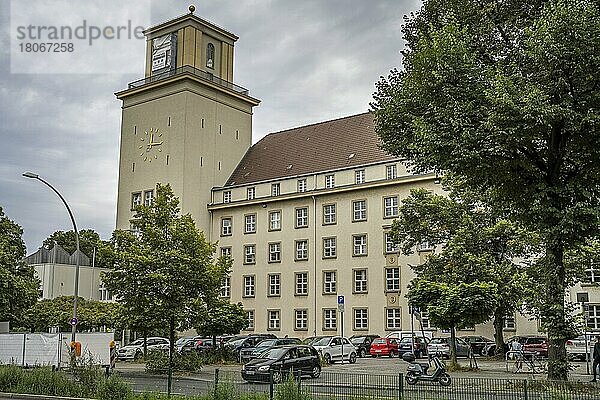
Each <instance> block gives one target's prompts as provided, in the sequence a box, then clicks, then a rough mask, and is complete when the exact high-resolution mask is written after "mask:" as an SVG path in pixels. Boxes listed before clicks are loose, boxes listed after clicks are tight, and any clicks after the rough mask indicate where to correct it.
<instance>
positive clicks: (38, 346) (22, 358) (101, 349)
mask: <svg viewBox="0 0 600 400" xmlns="http://www.w3.org/2000/svg"><path fill="white" fill-rule="evenodd" d="M76 340H77V342H79V343H81V356H80V357H82V358H84V359H85V360H90V359H91V360H92V361H93V363H94V364H99V365H103V366H109V365H111V348H110V345H111V342H112V341H113V334H112V333H78V334H77V336H76ZM70 343H71V334H70V333H64V334H63V333H2V334H0V364H12V365H20V366H23V367H26V366H40V365H53V366H55V367H58V368H60V367H65V366H67V365H68V363H69V361H70V356H69V350H70Z"/></svg>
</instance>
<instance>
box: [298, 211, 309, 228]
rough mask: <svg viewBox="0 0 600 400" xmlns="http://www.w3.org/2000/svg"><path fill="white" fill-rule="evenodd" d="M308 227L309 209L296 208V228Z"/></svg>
mask: <svg viewBox="0 0 600 400" xmlns="http://www.w3.org/2000/svg"><path fill="white" fill-rule="evenodd" d="M307 226H308V207H301V208H296V228H306V227H307Z"/></svg>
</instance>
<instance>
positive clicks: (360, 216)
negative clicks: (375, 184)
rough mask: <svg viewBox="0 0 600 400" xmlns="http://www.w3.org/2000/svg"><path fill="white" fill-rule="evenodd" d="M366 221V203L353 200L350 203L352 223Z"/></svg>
mask: <svg viewBox="0 0 600 400" xmlns="http://www.w3.org/2000/svg"><path fill="white" fill-rule="evenodd" d="M366 220H367V201H366V200H355V201H353V202H352V221H366Z"/></svg>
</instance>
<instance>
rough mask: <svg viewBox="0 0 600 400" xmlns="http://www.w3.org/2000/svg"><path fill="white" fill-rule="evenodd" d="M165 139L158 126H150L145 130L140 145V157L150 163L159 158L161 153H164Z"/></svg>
mask: <svg viewBox="0 0 600 400" xmlns="http://www.w3.org/2000/svg"><path fill="white" fill-rule="evenodd" d="M163 139H164V137H163V133H162V132H161V131H160V130H159V129H158V128H150V129H149V130H147V131H144V134H143V135H142V137H141V138H140V144H139V147H138V149H139V152H140V153H139V154H140V157H142V158H143V160H144V161H147V162H149V163H151V162H152V160H157V159H158V156H159V154H160V153H162V144H163V141H164V140H163Z"/></svg>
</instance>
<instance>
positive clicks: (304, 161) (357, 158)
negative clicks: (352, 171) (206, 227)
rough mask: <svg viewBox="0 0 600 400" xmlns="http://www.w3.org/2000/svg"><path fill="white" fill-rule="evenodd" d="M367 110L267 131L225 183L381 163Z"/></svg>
mask: <svg viewBox="0 0 600 400" xmlns="http://www.w3.org/2000/svg"><path fill="white" fill-rule="evenodd" d="M396 158H397V157H394V156H390V155H388V154H386V153H385V152H384V151H383V150H381V148H380V147H379V138H378V137H377V134H376V133H375V130H374V123H373V116H372V114H371V113H364V114H358V115H352V116H349V117H344V118H340V119H335V120H332V121H325V122H320V123H317V124H312V125H306V126H301V127H298V128H293V129H288V130H285V131H281V132H275V133H271V134H269V135H267V136H265V137H263V138H262V139H261V140H260V141H258V142H257V143H256V144H254V145H253V146H252V147H251V148H250V149H248V151H247V152H246V154H245V155H244V158H243V159H242V161H241V162H240V163H239V164H238V166H237V167H236V169H235V170H234V171H233V173H232V174H231V176H230V177H229V180H228V181H227V183H226V186H232V185H242V184H248V183H252V182H260V181H265V180H271V179H277V178H285V177H290V176H297V175H305V174H313V173H318V172H322V171H327V170H333V169H340V168H351V167H354V166H359V165H364V164H371V163H376V162H385V161H387V160H394V159H396Z"/></svg>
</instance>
